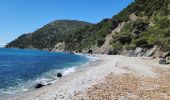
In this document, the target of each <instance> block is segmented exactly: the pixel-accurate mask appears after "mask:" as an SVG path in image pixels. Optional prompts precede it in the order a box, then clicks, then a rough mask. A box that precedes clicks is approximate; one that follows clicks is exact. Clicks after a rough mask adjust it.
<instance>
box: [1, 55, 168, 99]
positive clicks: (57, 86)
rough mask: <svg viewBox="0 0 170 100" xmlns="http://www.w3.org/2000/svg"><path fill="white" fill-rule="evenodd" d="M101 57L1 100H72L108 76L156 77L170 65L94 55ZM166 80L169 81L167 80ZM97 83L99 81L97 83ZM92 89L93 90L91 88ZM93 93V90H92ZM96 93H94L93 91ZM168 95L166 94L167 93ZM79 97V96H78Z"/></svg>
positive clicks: (137, 59)
mask: <svg viewBox="0 0 170 100" xmlns="http://www.w3.org/2000/svg"><path fill="white" fill-rule="evenodd" d="M95 56H97V57H99V58H100V59H99V60H97V61H94V62H91V63H90V64H89V65H87V66H85V67H81V68H79V69H78V70H76V72H73V73H70V74H69V75H66V76H64V77H63V78H61V79H60V80H59V81H57V82H55V83H53V84H52V85H49V86H44V87H42V88H40V89H35V90H31V91H27V92H24V93H20V94H16V95H10V96H8V97H4V98H1V97H0V99H2V100H68V99H69V100H74V99H76V100H77V99H81V98H84V99H85V100H88V99H86V97H88V96H87V94H88V93H87V91H89V89H90V88H92V87H94V86H95V85H97V84H99V83H102V82H105V79H106V77H107V76H108V75H110V74H112V75H113V76H114V77H116V76H120V75H129V74H133V75H135V77H137V78H141V79H144V78H151V79H154V78H158V77H159V73H157V72H155V69H156V68H161V69H163V70H164V69H168V71H170V66H168V65H159V64H158V59H152V58H139V57H125V56H120V55H95ZM168 81H169V80H168ZM99 85H100V84H99ZM93 92H94V91H93ZM94 93H95V92H94ZM94 95H95V94H94ZM167 95H168V94H167ZM78 97H80V98H78Z"/></svg>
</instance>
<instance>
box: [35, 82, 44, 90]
mask: <svg viewBox="0 0 170 100" xmlns="http://www.w3.org/2000/svg"><path fill="white" fill-rule="evenodd" d="M43 86H45V85H43V84H41V83H38V84H37V85H36V86H35V88H36V89H38V88H41V87H43Z"/></svg>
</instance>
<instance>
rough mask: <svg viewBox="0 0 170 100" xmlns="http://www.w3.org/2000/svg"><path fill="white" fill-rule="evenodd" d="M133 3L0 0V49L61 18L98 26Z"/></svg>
mask: <svg viewBox="0 0 170 100" xmlns="http://www.w3.org/2000/svg"><path fill="white" fill-rule="evenodd" d="M133 1H134V0H0V46H4V45H6V44H7V43H9V42H10V41H12V40H14V39H16V38H17V37H18V36H20V35H21V34H24V33H30V32H33V31H35V30H36V29H38V28H40V27H42V26H44V25H46V24H48V23H50V22H52V21H54V20H60V19H70V20H81V21H87V22H91V23H97V22H99V21H101V20H102V19H104V18H111V17H112V16H113V15H115V14H117V13H118V12H120V11H121V10H122V9H123V8H125V7H127V6H128V5H129V4H130V3H131V2H133Z"/></svg>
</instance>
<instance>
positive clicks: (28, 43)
mask: <svg viewBox="0 0 170 100" xmlns="http://www.w3.org/2000/svg"><path fill="white" fill-rule="evenodd" d="M88 25H91V23H88V22H84V21H77V20H57V21H54V22H51V23H49V24H47V25H45V26H43V27H42V28H40V29H37V30H36V31H35V32H33V33H29V34H23V35H21V36H20V37H18V38H17V39H15V40H14V41H12V42H10V43H8V44H7V45H6V47H7V48H32V49H47V50H50V49H52V48H53V47H54V45H55V44H57V43H58V42H61V41H66V40H65V39H67V35H68V34H69V33H70V32H72V31H76V30H78V29H80V28H82V27H84V26H88Z"/></svg>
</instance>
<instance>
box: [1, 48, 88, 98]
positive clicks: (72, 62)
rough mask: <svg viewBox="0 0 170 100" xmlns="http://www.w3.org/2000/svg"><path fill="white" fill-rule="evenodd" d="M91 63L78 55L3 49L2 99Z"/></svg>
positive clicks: (86, 58)
mask: <svg viewBox="0 0 170 100" xmlns="http://www.w3.org/2000/svg"><path fill="white" fill-rule="evenodd" d="M88 62H90V60H89V58H88V57H86V56H82V55H76V54H69V53H62V52H47V51H38V50H21V49H6V48H0V96H2V95H6V94H14V93H17V92H21V91H26V90H29V89H32V88H33V87H34V86H35V84H37V83H40V82H51V81H53V80H55V79H56V77H55V76H56V74H57V73H58V72H61V73H62V74H64V75H67V74H68V73H70V72H74V71H75V70H76V68H78V67H80V66H83V65H84V64H87V63H88Z"/></svg>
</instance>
